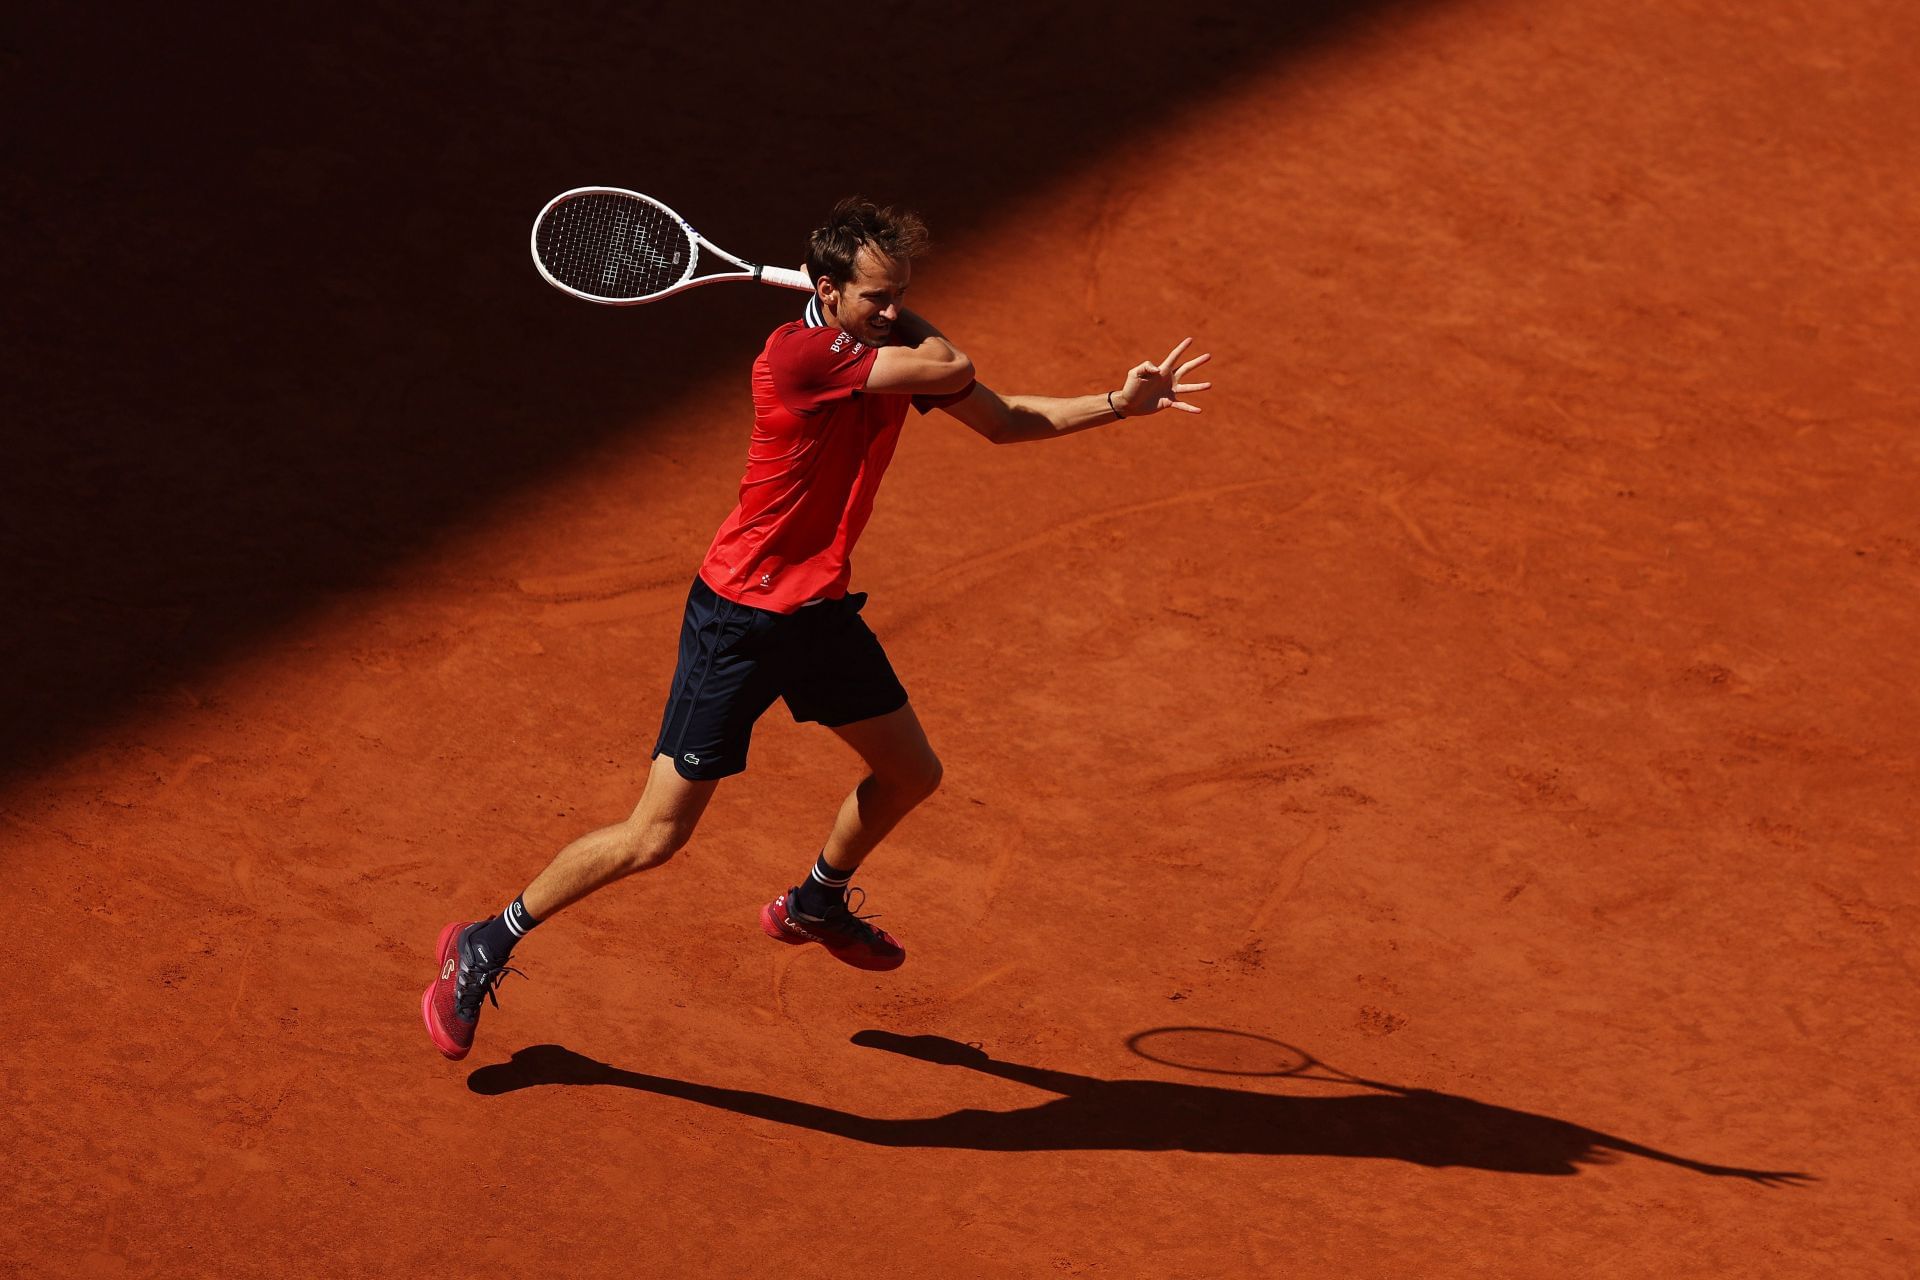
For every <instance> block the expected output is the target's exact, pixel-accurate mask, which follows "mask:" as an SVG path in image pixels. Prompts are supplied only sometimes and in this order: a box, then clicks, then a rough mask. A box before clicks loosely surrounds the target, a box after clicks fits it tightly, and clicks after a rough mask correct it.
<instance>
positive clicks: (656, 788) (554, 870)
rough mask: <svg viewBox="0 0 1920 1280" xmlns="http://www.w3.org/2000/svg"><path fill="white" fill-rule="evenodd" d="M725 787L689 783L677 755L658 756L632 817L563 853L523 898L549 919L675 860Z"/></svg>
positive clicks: (531, 911) (588, 836) (583, 838)
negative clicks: (608, 887) (716, 790)
mask: <svg viewBox="0 0 1920 1280" xmlns="http://www.w3.org/2000/svg"><path fill="white" fill-rule="evenodd" d="M719 785H720V784H719V783H718V782H717V781H715V782H689V781H687V780H686V779H685V778H683V777H681V776H680V774H679V772H678V771H676V770H675V769H674V767H673V757H672V756H668V755H662V756H659V757H656V758H655V760H654V762H653V768H652V769H651V770H650V771H649V772H648V774H647V787H646V790H645V791H644V792H643V793H641V796H640V803H639V804H638V805H636V806H635V807H634V810H633V813H632V815H631V816H630V817H628V818H627V820H626V821H625V822H616V823H614V824H613V825H612V826H610V827H602V828H600V829H599V830H598V831H590V832H588V833H587V834H586V835H584V836H581V837H580V838H579V839H578V840H575V841H574V842H573V843H572V844H570V845H568V846H567V847H566V848H564V849H562V850H561V851H560V852H559V854H558V855H557V856H556V857H555V858H554V860H553V861H552V862H551V863H549V864H547V869H546V870H545V871H542V872H541V873H540V874H539V875H537V876H535V877H534V880H533V883H532V884H530V885H528V886H527V891H526V892H525V893H524V894H522V895H521V898H520V900H521V901H522V902H524V903H525V904H526V907H527V911H528V913H529V914H531V915H532V916H533V917H534V919H536V920H545V919H546V918H547V917H548V916H551V915H553V914H554V913H555V912H557V911H561V910H564V909H565V908H567V907H570V906H572V905H573V904H574V903H576V902H578V901H580V899H582V898H584V897H586V896H587V895H588V894H590V893H592V892H593V891H594V890H596V889H599V888H603V887H605V886H606V885H609V884H612V883H613V882H614V881H615V880H618V879H620V878H621V877H622V876H628V875H632V874H633V873H634V872H636V871H645V870H647V869H648V868H650V867H657V866H659V865H660V864H661V863H663V862H665V861H666V860H667V859H668V858H671V857H672V856H673V855H674V854H676V853H678V852H679V851H680V850H681V849H682V848H684V847H685V846H686V843H687V841H688V840H689V839H691V838H692V837H693V829H694V827H696V826H698V825H699V823H700V815H701V814H703V813H705V812H706V811H707V801H709V800H711V799H712V798H713V791H714V788H715V787H717V786H719Z"/></svg>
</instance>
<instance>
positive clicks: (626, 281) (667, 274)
mask: <svg viewBox="0 0 1920 1280" xmlns="http://www.w3.org/2000/svg"><path fill="white" fill-rule="evenodd" d="M535 240H536V244H537V246H538V248H539V252H540V261H541V264H542V265H544V266H545V267H546V269H547V270H548V271H549V272H550V273H552V275H553V277H554V278H555V279H557V280H559V281H560V282H561V283H562V284H564V285H566V286H568V287H569V288H572V289H578V290H579V291H580V292H582V293H589V294H594V295H596V296H598V297H602V298H644V297H647V296H649V295H651V294H656V293H659V292H661V291H662V290H664V289H668V288H671V287H672V286H673V285H675V284H678V283H679V282H680V281H681V280H683V279H685V278H686V277H687V276H688V275H690V274H691V273H692V271H693V258H694V246H693V241H692V240H691V239H690V238H689V237H688V235H687V232H686V228H685V227H684V226H682V225H681V223H680V221H679V220H678V219H677V218H675V217H674V216H673V215H672V214H670V213H668V212H667V211H666V210H664V209H662V208H660V207H659V206H657V205H655V204H653V203H651V202H649V201H646V200H636V199H634V198H633V197H631V196H625V195H617V194H613V193H600V192H596V193H593V194H589V195H583V196H579V197H577V198H575V199H572V200H565V201H562V202H561V203H560V204H557V205H555V206H554V207H553V208H551V209H549V210H548V211H547V214H546V216H545V217H544V218H542V219H541V222H540V228H539V232H538V235H537V236H536V238H535Z"/></svg>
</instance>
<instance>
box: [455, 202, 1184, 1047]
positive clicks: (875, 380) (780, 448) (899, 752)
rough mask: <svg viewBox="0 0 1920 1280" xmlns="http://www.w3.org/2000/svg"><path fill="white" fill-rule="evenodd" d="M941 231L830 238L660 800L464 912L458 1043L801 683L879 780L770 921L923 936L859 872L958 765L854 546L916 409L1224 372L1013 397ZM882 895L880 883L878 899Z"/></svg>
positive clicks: (895, 948)
mask: <svg viewBox="0 0 1920 1280" xmlns="http://www.w3.org/2000/svg"><path fill="white" fill-rule="evenodd" d="M926 248H927V232H926V227H925V225H924V224H923V223H922V222H921V221H920V219H919V218H918V217H917V216H915V215H913V214H911V213H906V212H901V211H895V210H893V209H882V208H877V207H875V206H874V205H873V204H872V203H870V202H868V201H865V200H859V199H848V200H843V201H841V202H840V204H838V205H837V206H836V207H835V208H834V210H833V214H832V216H831V217H830V218H828V219H827V221H826V222H825V223H824V224H823V225H822V226H821V227H820V228H819V229H818V230H816V231H815V232H814V233H813V237H812V240H811V242H810V243H809V245H808V249H807V274H808V275H809V276H810V277H811V278H812V279H813V281H814V296H813V297H812V298H811V299H810V300H809V302H808V304H807V311H806V316H805V318H804V319H802V320H798V321H794V322H792V323H789V324H784V325H781V326H780V327H779V328H778V329H775V330H774V331H773V334H772V336H771V337H769V338H768V339H767V343H766V347H765V348H764V349H763V350H762V351H761V353H760V357H759V359H757V360H756V361H755V362H754V365H753V414H754V425H753V437H752V442H751V443H750V445H749V446H748V450H747V468H746V475H745V477H744V478H743V479H742V481H741V483H740V501H739V505H738V506H736V507H735V508H734V510H733V513H732V514H731V515H729V516H728V517H727V518H726V520H725V522H724V523H722V524H721V526H720V530H719V532H718V533H717V534H715V535H714V539H713V544H712V545H711V546H710V547H709V548H708V550H707V554H706V558H705V559H704V560H703V561H702V562H701V564H700V570H699V573H698V574H697V575H696V576H695V578H694V580H693V585H692V587H691V588H690V589H689V591H688V592H687V603H686V613H685V616H684V620H683V621H682V623H681V629H680V660H679V665H678V668H677V669H676V670H675V672H674V676H673V688H672V692H671V693H670V694H669V696H668V698H667V706H666V713H665V715H664V716H663V717H662V719H661V725H660V736H659V739H658V740H657V741H656V743H655V745H654V749H653V764H652V768H651V770H650V771H649V773H648V775H647V784H646V788H645V790H644V792H643V793H642V794H641V797H640V803H639V805H638V806H637V807H635V809H634V811H633V813H632V814H631V815H630V816H629V817H628V818H627V819H626V821H624V822H619V823H615V824H614V825H613V826H610V827H602V828H601V829H600V830H598V831H593V832H589V833H588V834H587V835H584V836H581V837H580V838H579V839H577V840H575V841H574V842H573V843H572V844H569V845H568V846H567V847H566V848H564V849H562V850H561V851H560V853H559V854H558V856H556V857H555V858H554V859H553V861H552V863H550V864H549V865H548V866H547V869H546V870H544V871H542V872H541V873H540V874H539V875H538V876H536V877H535V878H534V880H533V883H532V884H530V885H528V886H527V888H526V891H525V892H523V893H522V894H521V895H520V896H519V897H517V898H515V899H514V900H513V901H512V902H511V903H509V904H508V905H507V907H506V909H505V910H503V911H502V912H500V914H499V915H496V916H493V917H491V918H489V919H485V920H479V921H474V922H472V923H465V922H458V921H456V922H455V923H453V924H449V925H447V926H446V928H445V929H443V930H442V931H441V933H440V940H439V945H438V948H437V950H438V956H437V960H436V962H435V963H436V966H437V974H436V976H435V978H434V980H433V981H432V982H431V983H429V984H428V986H427V989H426V992H425V994H424V995H423V996H422V999H421V1010H422V1013H423V1014H424V1016H425V1018H426V1023H427V1032H428V1034H429V1035H430V1036H431V1037H432V1039H433V1043H434V1046H435V1047H436V1048H438V1049H439V1050H440V1052H441V1053H443V1054H445V1055H446V1056H447V1057H449V1058H463V1057H465V1056H466V1054H467V1051H468V1050H469V1049H470V1048H471V1047H472V1045H473V1033H474V1028H475V1026H476V1025H477V1024H478V1022H479V1019H480V1005H481V1001H482V999H483V998H485V999H492V1000H493V1002H494V1003H495V1005H496V1006H497V1005H498V1003H499V1000H498V998H497V996H495V994H494V989H495V987H496V986H497V985H498V983H499V981H500V979H501V977H502V976H503V975H504V974H505V973H507V972H509V970H508V968H507V959H508V957H509V956H510V955H511V954H512V952H513V948H514V946H515V944H516V943H518V942H519V941H520V940H521V939H522V938H524V937H525V936H526V935H527V933H528V931H529V930H531V929H532V928H534V926H536V925H538V924H539V923H541V922H542V921H544V920H547V919H549V918H551V917H552V916H553V915H554V914H555V913H557V912H559V911H561V910H563V909H564V908H566V907H568V906H571V905H572V904H573V903H576V902H578V901H580V899H582V898H584V897H586V896H587V895H588V894H590V893H592V892H594V891H595V890H596V889H600V888H602V887H603V886H605V885H608V884H611V883H613V882H614V881H615V880H618V879H620V878H622V877H623V876H628V875H631V874H633V873H634V872H636V871H645V870H647V869H649V868H652V867H657V866H660V865H661V864H662V863H664V862H666V861H667V859H669V858H671V857H672V856H673V855H674V853H675V852H677V851H678V850H679V849H681V848H682V847H684V846H685V845H686V843H687V841H688V840H689V838H691V837H692V835H693V832H694V828H695V827H696V826H697V825H698V824H699V822H700V815H701V814H702V813H703V812H704V811H705V810H706V807H707V802H708V801H709V800H710V799H711V798H712V796H713V792H714V788H715V787H717V786H719V784H720V780H721V779H723V778H727V777H730V776H732V775H734V774H736V773H739V772H741V771H742V770H743V769H745V768H746V767H747V747H748V743H749V740H750V738H751V737H752V734H753V726H754V722H755V721H757V720H758V719H759V718H760V715H761V713H763V712H765V711H766V710H767V708H768V707H770V706H772V704H773V702H774V700H775V699H776V698H779V699H784V700H785V702H786V704H787V709H788V711H789V712H791V713H792V715H793V718H794V719H795V720H796V721H813V722H816V723H819V724H823V725H825V726H826V727H827V728H829V729H831V730H832V731H833V732H834V733H836V734H838V735H839V736H840V738H841V739H842V740H843V741H845V742H846V743H847V744H848V745H849V746H851V747H852V748H853V749H854V751H856V752H857V753H859V756H860V758H861V760H862V761H864V762H865V766H866V776H865V777H863V778H862V779H861V780H860V782H859V784H858V785H857V786H855V787H854V789H853V791H852V792H851V793H850V794H849V795H848V796H847V798H846V799H845V800H844V801H843V802H842V803H841V805H840V810H839V812H838V814H836V815H835V817H834V820H833V825H832V827H831V829H830V830H829V831H828V833H827V838H826V842H825V844H824V845H823V846H822V847H821V850H820V853H819V855H818V857H817V858H816V859H815V860H814V863H813V866H812V867H811V868H810V869H809V870H808V871H807V873H806V875H805V876H804V878H802V880H801V881H800V883H799V884H797V885H795V886H793V887H792V888H789V889H788V890H787V891H786V892H785V893H782V894H780V895H779V896H777V897H776V898H774V899H773V901H772V902H770V903H768V904H767V905H766V906H765V907H764V908H762V909H761V912H760V927H761V929H762V930H764V931H765V932H766V934H767V936H768V937H770V938H772V939H774V940H775V941H777V942H783V943H788V944H792V945H796V946H798V945H805V944H809V943H817V944H819V945H820V946H822V947H825V948H826V950H827V951H828V953H829V954H831V955H832V956H834V957H835V958H836V959H838V960H840V961H842V962H844V963H846V964H849V965H853V966H855V967H856V968H860V969H873V970H887V969H896V968H898V967H899V966H900V964H901V963H902V962H903V961H904V960H905V959H906V951H905V949H904V948H902V947H901V945H900V943H899V942H898V941H897V940H896V939H895V938H894V937H893V936H892V935H890V934H888V933H887V932H886V931H885V930H882V929H879V928H876V927H875V926H874V925H873V924H871V923H870V922H869V919H868V918H866V917H863V916H861V915H859V914H857V913H856V906H857V904H854V903H850V902H849V900H848V885H849V884H850V882H851V879H852V876H853V874H854V872H855V871H856V870H858V869H859V867H860V865H861V863H862V862H863V861H865V859H866V857H867V855H868V854H869V853H871V852H872V851H873V849H874V846H875V845H877V844H878V843H879V842H880V841H881V839H882V838H883V837H885V836H886V834H887V833H888V832H889V831H891V830H892V829H893V828H894V826H895V825H896V824H897V823H899V821H900V820H901V819H902V818H904V817H906V815H907V814H908V813H909V812H911V811H912V809H913V808H914V806H916V805H918V804H919V803H920V802H921V801H922V800H925V799H926V798H927V797H928V796H929V795H931V794H933V791H934V789H935V788H936V787H937V786H939V784H940V760H939V758H938V757H937V756H936V755H934V752H933V748H932V747H931V746H930V745H929V744H928V742H927V735H926V733H925V732H924V731H923V730H922V729H921V727H920V721H919V720H918V719H917V718H916V717H915V716H914V713H913V707H912V705H911V704H910V703H909V701H908V699H907V691H906V690H905V689H904V688H903V687H902V686H901V684H900V680H899V678H898V677H897V676H896V675H895V674H894V670H893V667H892V665H891V664H890V663H889V662H888V661H887V655H886V652H885V650H883V649H882V648H881V646H880V641H879V640H878V639H876V638H875V636H874V634H873V632H872V631H871V630H869V629H868V627H867V624H866V623H865V622H864V621H863V620H862V619H861V617H860V610H861V607H862V606H863V605H864V604H865V603H866V596H865V594H864V593H859V592H853V593H849V592H848V590H847V584H848V581H849V579H850V577H851V573H852V563H851V557H852V553H853V547H854V543H855V542H857V541H858V540H859V537H860V532H861V530H862V529H864V528H865V527H866V524H867V518H868V517H869V516H870V515H871V514H872V512H873V500H874V495H875V493H876V492H877V491H878V490H879V488H880V479H881V477H882V476H883V475H884V474H885V473H886V469H887V463H888V461H889V460H890V459H891V458H892V457H893V451H894V446H895V444H896V443H897V441H898V440H899V437H900V429H901V426H902V424H903V423H904V422H905V421H906V417H907V411H908V409H909V407H916V408H918V409H919V411H920V412H922V413H926V412H929V411H931V410H933V409H936V408H938V409H943V410H945V411H946V412H947V413H949V414H951V415H952V416H954V417H956V418H958V419H959V420H960V421H961V422H963V423H965V424H966V425H967V426H969V427H971V428H972V429H973V430H975V431H977V432H978V433H980V434H981V435H982V436H984V437H986V438H987V439H988V440H990V441H992V442H993V443H995V444H1012V443H1015V442H1018V441H1024V440H1052V439H1057V438H1058V437H1060V436H1065V435H1070V434H1072V433H1074V432H1076V431H1083V430H1085V429H1087V428H1088V427H1097V426H1101V425H1103V424H1106V423H1110V422H1115V421H1118V420H1120V419H1123V418H1139V417H1146V416H1148V415H1150V414H1154V413H1158V412H1160V411H1161V410H1163V409H1176V410H1180V411H1182V412H1186V413H1198V412H1199V409H1198V407H1196V406H1195V405H1192V404H1190V403H1188V402H1187V401H1185V400H1184V399H1182V397H1183V396H1186V395H1190V394H1192V393H1194V392H1197V391H1204V390H1206V389H1207V388H1208V387H1209V386H1211V385H1212V384H1211V383H1207V382H1188V381H1186V378H1187V377H1188V375H1189V374H1190V373H1191V372H1192V371H1193V370H1194V369H1195V368H1196V367H1197V366H1199V365H1201V364H1203V363H1204V362H1205V361H1206V360H1207V358H1208V357H1207V356H1205V355H1200V356H1195V357H1193V358H1192V359H1189V360H1186V361H1184V362H1182V360H1181V357H1182V356H1183V355H1184V354H1185V352H1186V350H1187V347H1188V345H1189V343H1190V341H1191V340H1190V339H1189V340H1185V341H1182V342H1181V343H1180V344H1179V345H1178V346H1176V347H1175V348H1174V349H1173V350H1172V352H1171V353H1169V354H1168V356H1167V358H1166V359H1164V360H1161V361H1157V362H1156V361H1150V360H1149V361H1142V362H1141V363H1140V364H1138V365H1135V366H1134V367H1133V368H1132V369H1129V370H1128V371H1127V374H1126V377H1125V378H1124V379H1123V381H1122V383H1121V385H1120V386H1119V387H1117V388H1115V389H1114V390H1112V391H1107V392H1096V393H1094V394H1091V395H1083V396H1073V397H1067V398H1056V397H1049V396H1001V395H997V394H995V393H994V392H992V391H990V390H988V389H987V388H986V387H985V386H983V385H982V384H981V383H979V382H977V381H976V380H975V379H974V370H973V362H972V361H971V360H969V359H968V358H967V356H966V354H965V353H964V352H962V351H961V350H960V348H959V347H957V346H955V345H954V343H953V342H952V341H950V340H949V339H948V338H947V337H946V336H945V335H944V334H942V333H940V332H939V331H938V330H937V329H935V328H934V327H933V326H932V325H931V324H929V323H927V321H926V320H925V319H923V318H922V317H920V316H918V315H916V314H914V313H913V312H911V311H909V310H907V309H906V307H905V306H904V305H903V299H904V297H905V295H906V292H907V286H908V283H909V281H910V279H911V276H912V271H913V262H914V260H915V259H916V258H917V257H919V256H920V255H921V254H923V253H924V252H925V250H926ZM864 898H865V895H864V894H863V895H862V896H861V901H862V902H864Z"/></svg>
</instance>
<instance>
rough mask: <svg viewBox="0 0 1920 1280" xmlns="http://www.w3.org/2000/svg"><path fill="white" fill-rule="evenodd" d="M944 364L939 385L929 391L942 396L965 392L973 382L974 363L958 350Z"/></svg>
mask: <svg viewBox="0 0 1920 1280" xmlns="http://www.w3.org/2000/svg"><path fill="white" fill-rule="evenodd" d="M944 363H945V367H944V368H942V369H941V370H940V372H939V374H938V378H939V384H938V385H937V386H934V387H931V388H929V390H931V391H932V392H933V394H935V395H942V396H946V395H952V394H953V393H954V392H956V391H963V390H965V389H966V386H967V384H968V383H969V382H972V381H973V361H972V360H970V359H968V358H967V353H966V352H964V351H960V350H957V349H956V350H955V351H954V352H953V354H952V356H951V357H950V358H949V359H948V360H946V361H945V362H944Z"/></svg>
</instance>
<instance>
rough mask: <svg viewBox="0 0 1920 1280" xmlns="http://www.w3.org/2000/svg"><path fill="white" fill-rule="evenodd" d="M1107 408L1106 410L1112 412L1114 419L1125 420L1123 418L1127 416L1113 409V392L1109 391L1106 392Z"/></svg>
mask: <svg viewBox="0 0 1920 1280" xmlns="http://www.w3.org/2000/svg"><path fill="white" fill-rule="evenodd" d="M1107 408H1108V409H1109V410H1112V412H1113V416H1114V417H1116V418H1125V417H1126V416H1127V415H1126V414H1124V413H1122V412H1120V410H1118V409H1115V408H1114V406H1113V392H1111V391H1109V392H1107Z"/></svg>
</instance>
